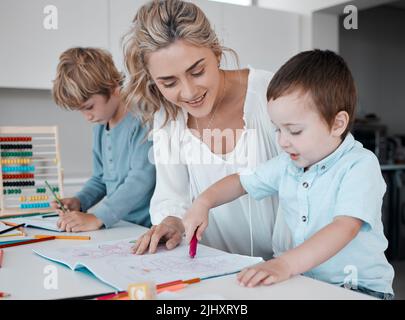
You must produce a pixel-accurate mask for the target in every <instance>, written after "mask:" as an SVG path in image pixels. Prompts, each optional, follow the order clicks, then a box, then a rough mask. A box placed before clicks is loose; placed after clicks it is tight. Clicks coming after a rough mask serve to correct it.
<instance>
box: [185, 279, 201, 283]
mask: <svg viewBox="0 0 405 320" xmlns="http://www.w3.org/2000/svg"><path fill="white" fill-rule="evenodd" d="M200 281H201V279H200V278H193V279H188V280H183V283H187V284H192V283H197V282H200Z"/></svg>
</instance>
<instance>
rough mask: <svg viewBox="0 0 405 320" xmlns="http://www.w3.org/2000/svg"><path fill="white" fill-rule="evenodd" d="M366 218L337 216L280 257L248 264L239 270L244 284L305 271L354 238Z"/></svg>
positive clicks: (250, 284) (279, 278) (270, 280)
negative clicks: (248, 265) (252, 264)
mask: <svg viewBox="0 0 405 320" xmlns="http://www.w3.org/2000/svg"><path fill="white" fill-rule="evenodd" d="M362 224H363V221H362V220H360V219H358V218H354V217H349V216H338V217H336V218H335V219H334V220H333V222H332V223H330V224H329V225H327V226H325V227H324V228H322V229H321V230H319V231H318V232H317V233H315V234H314V235H313V236H312V237H311V238H309V239H308V240H307V241H305V242H304V243H303V244H301V245H300V246H298V247H296V248H294V249H291V250H289V251H287V252H285V253H284V254H283V255H281V256H280V257H277V258H275V259H272V260H269V261H266V262H263V263H260V264H257V265H255V266H253V267H250V268H246V269H244V270H242V271H241V272H240V273H239V274H238V277H237V278H238V280H239V282H240V284H241V285H244V286H248V287H254V286H256V285H258V284H266V285H268V284H272V283H277V282H280V281H284V280H287V279H288V278H290V277H291V276H294V275H297V274H300V273H303V272H306V271H308V270H311V269H312V268H314V267H316V266H318V265H320V264H321V263H323V262H325V261H326V260H328V259H330V258H331V257H333V256H334V255H335V254H337V253H338V252H339V251H340V250H342V249H343V248H344V247H345V246H346V245H347V244H348V243H349V242H350V241H352V240H353V239H354V238H355V237H356V236H357V234H358V232H359V231H360V228H361V226H362Z"/></svg>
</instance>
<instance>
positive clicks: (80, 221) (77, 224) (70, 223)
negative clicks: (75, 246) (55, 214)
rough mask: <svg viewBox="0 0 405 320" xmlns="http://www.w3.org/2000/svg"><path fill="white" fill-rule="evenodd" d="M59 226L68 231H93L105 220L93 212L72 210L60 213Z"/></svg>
mask: <svg viewBox="0 0 405 320" xmlns="http://www.w3.org/2000/svg"><path fill="white" fill-rule="evenodd" d="M57 226H58V228H60V229H62V230H65V231H66V232H80V231H92V230H98V229H100V228H101V227H102V226H103V221H101V220H100V219H99V218H97V217H96V216H95V215H94V214H91V213H84V212H80V211H70V212H68V213H63V212H62V213H59V220H58V222H57Z"/></svg>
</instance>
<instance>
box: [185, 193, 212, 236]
mask: <svg viewBox="0 0 405 320" xmlns="http://www.w3.org/2000/svg"><path fill="white" fill-rule="evenodd" d="M209 209H210V208H209V207H207V206H206V205H204V204H203V203H202V201H200V200H199V199H198V198H197V199H196V200H195V201H194V202H193V205H192V206H191V208H190V209H189V210H188V211H187V213H186V215H185V216H184V218H183V224H184V230H185V232H186V243H190V241H191V238H192V237H193V235H194V233H195V232H196V237H197V240H198V241H200V240H201V238H202V235H203V232H204V231H205V229H206V228H207V226H208V213H209Z"/></svg>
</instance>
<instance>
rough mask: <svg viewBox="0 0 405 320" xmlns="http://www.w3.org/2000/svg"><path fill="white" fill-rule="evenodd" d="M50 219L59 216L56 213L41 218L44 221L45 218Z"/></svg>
mask: <svg viewBox="0 0 405 320" xmlns="http://www.w3.org/2000/svg"><path fill="white" fill-rule="evenodd" d="M52 217H59V215H58V214H57V213H55V214H48V215H46V216H42V218H43V219H45V218H52Z"/></svg>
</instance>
